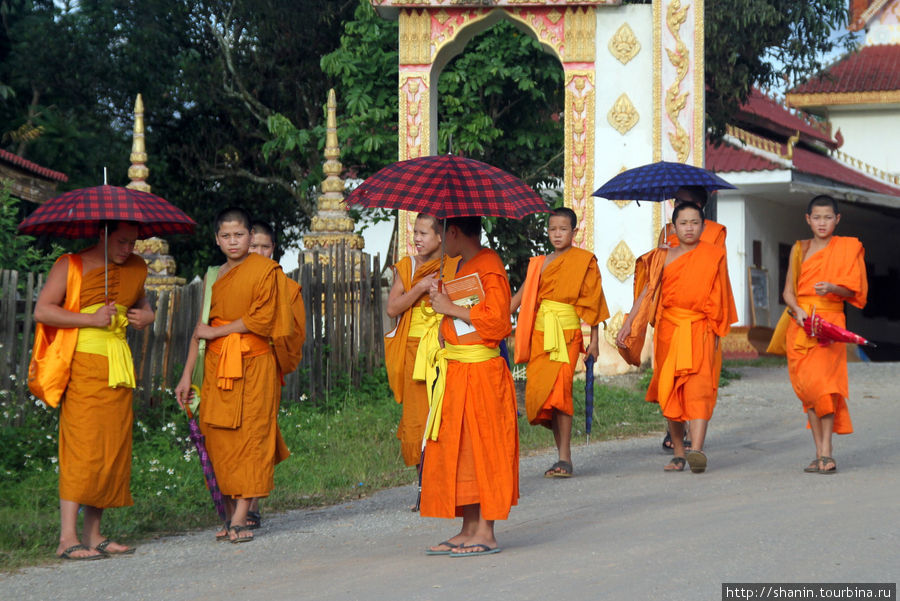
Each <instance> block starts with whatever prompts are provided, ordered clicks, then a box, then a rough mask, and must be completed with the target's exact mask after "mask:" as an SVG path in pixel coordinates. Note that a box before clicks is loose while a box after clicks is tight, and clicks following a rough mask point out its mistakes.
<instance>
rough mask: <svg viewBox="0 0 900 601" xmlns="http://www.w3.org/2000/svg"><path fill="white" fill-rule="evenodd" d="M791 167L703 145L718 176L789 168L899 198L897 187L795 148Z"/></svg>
mask: <svg viewBox="0 0 900 601" xmlns="http://www.w3.org/2000/svg"><path fill="white" fill-rule="evenodd" d="M786 160H787V159H786ZM791 163H792V167H787V166H783V165H779V164H778V163H775V162H774V161H770V160H768V159H766V158H764V157H761V156H759V155H758V154H756V153H754V152H752V151H750V150H748V149H747V148H742V147H738V146H735V145H732V144H731V143H728V142H723V143H722V144H721V145H720V146H719V147H718V148H716V147H715V146H713V145H712V144H709V143H707V145H706V168H707V169H710V170H712V171H715V172H717V173H733V172H737V171H774V170H780V169H789V168H792V169H793V170H795V171H798V172H800V173H805V174H807V175H815V176H818V177H822V178H825V179H828V180H831V181H833V182H835V183H837V184H842V185H845V186H851V187H854V188H859V189H861V190H869V191H870V192H878V193H880V194H889V195H891V196H900V187H894V186H891V185H890V184H888V183H886V182H883V181H881V180H878V179H874V178H871V177H869V176H867V175H865V174H862V173H860V172H858V171H856V170H854V169H851V168H850V167H848V166H846V165H844V164H843V163H841V162H840V161H837V160H835V159H833V158H831V157H829V156H826V155H823V154H820V153H818V152H814V151H812V150H807V149H805V148H803V147H800V146H795V147H794V154H793V160H792V161H791ZM726 179H727V177H726Z"/></svg>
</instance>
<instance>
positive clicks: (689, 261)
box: [617, 202, 736, 473]
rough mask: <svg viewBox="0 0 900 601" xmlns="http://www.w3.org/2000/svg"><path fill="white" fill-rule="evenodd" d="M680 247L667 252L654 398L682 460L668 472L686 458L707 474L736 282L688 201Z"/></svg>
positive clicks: (679, 215)
mask: <svg viewBox="0 0 900 601" xmlns="http://www.w3.org/2000/svg"><path fill="white" fill-rule="evenodd" d="M673 222H674V223H675V231H676V232H677V233H678V238H679V242H680V244H679V245H678V246H677V247H675V248H673V249H669V250H663V249H657V250H655V251H653V252H664V253H666V260H665V266H664V268H663V270H662V284H661V288H660V292H659V305H658V308H657V313H656V329H655V332H654V355H655V359H656V369H654V371H653V379H652V380H651V381H650V386H649V387H648V388H647V394H646V399H647V401H650V402H656V403H659V406H660V409H661V410H662V413H663V415H664V416H665V417H666V419H667V420H668V423H669V431H670V432H671V433H672V442H673V443H674V446H675V450H674V455H675V456H674V457H673V459H672V461H671V462H670V463H669V464H668V465H667V466H666V468H665V469H666V471H681V470H683V469H684V464H685V459H687V461H688V463H689V464H690V466H691V471H692V472H695V473H700V472H703V471H705V469H706V455H705V454H704V453H703V443H704V441H705V438H706V429H707V425H708V422H709V419H710V418H711V417H712V413H713V409H714V408H715V405H716V386H717V382H718V379H719V368H720V364H718V363H717V362H716V350H717V347H718V346H719V338H721V337H723V336H725V335H727V334H728V331H729V330H730V324H731V323H732V321H731V320H732V317H731V316H732V315H734V314H735V312H736V311H735V309H734V298H733V296H732V292H731V287H730V285H729V283H728V273H727V267H726V264H725V252H724V251H723V250H722V249H721V248H718V247H716V246H713V245H712V244H709V243H707V242H702V241H701V240H700V232H701V230H702V228H703V216H702V212H701V210H700V207H699V206H698V205H696V204H694V203H687V202H686V203H683V204H681V205H679V206H678V207H676V208H675V212H674V214H673ZM648 288H649V285H648V286H647V287H645V289H644V291H642V292H641V294H640V295H639V297H638V299H636V300H635V307H634V308H633V309H632V311H631V314H630V315H629V317H628V319H626V321H625V323H623V325H622V329H621V330H620V331H619V334H618V336H617V342H618V343H619V344H620V345H624V341H625V338H627V336H628V334H629V332H630V330H631V327H632V315H634V314H635V313H636V312H637V311H636V309H637V308H638V307H639V306H640V303H641V302H642V300H643V297H644V296H645V294H646V293H647V290H648ZM686 421H690V422H691V440H692V448H691V451H690V452H688V453H687V455H685V448H684V443H683V440H682V437H683V435H684V422H686Z"/></svg>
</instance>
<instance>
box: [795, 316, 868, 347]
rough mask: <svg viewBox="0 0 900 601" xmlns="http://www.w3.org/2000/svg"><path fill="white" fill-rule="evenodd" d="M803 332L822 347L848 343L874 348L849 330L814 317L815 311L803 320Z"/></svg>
mask: <svg viewBox="0 0 900 601" xmlns="http://www.w3.org/2000/svg"><path fill="white" fill-rule="evenodd" d="M803 331H804V332H806V335H807V336H810V337H812V338H817V339H818V340H819V344H821V345H823V346H824V345H826V344H831V343H833V342H849V343H850V344H860V345H862V346H875V343H874V342H869V341H868V340H867V339H865V338H863V337H862V336H860V335H859V334H854V333H853V332H851V331H850V330H845V329H844V328H842V327H841V326H837V325H834V324H833V323H831V322H830V321H826V320H824V319H822V318H821V317H820V316H818V315H816V312H815V310H813V313H812V315H809V316H808V317H807V318H806V319H804V320H803Z"/></svg>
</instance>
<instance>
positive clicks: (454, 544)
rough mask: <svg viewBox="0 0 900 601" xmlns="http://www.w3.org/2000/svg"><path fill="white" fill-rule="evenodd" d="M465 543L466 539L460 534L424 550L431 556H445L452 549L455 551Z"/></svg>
mask: <svg viewBox="0 0 900 601" xmlns="http://www.w3.org/2000/svg"><path fill="white" fill-rule="evenodd" d="M465 542H466V537H465V536H463V534H462V533H459V534H457V535H456V536H454V537H453V538H448V539H447V540H445V541H444V542H441V543H438V544H436V545H432V546H430V547H428V549H426V551H428V552H430V553H431V554H432V555H445V554H447V553H449V552H450V551H452V550H453V549H457V548H459V547H461V546H463V544H465Z"/></svg>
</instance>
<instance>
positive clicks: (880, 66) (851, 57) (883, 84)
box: [788, 44, 900, 95]
mask: <svg viewBox="0 0 900 601" xmlns="http://www.w3.org/2000/svg"><path fill="white" fill-rule="evenodd" d="M894 90H900V44H888V45H879V46H863V47H862V48H861V49H859V50H858V51H857V52H853V53H850V54H847V55H846V56H844V57H843V58H841V59H840V60H838V61H837V62H836V63H834V64H833V65H831V66H830V67H828V68H827V69H825V71H823V72H822V73H820V74H819V75H816V76H815V77H813V78H812V79H810V80H809V81H807V82H806V83H803V84H800V85H799V86H797V87H795V88H794V89H793V90H791V91H790V92H788V94H789V95H792V94H823V93H831V94H840V93H843V92H884V91H894Z"/></svg>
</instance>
